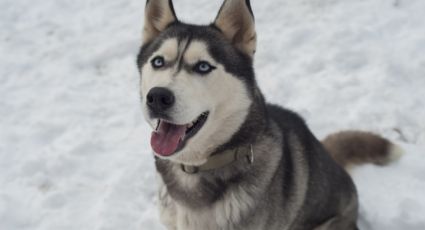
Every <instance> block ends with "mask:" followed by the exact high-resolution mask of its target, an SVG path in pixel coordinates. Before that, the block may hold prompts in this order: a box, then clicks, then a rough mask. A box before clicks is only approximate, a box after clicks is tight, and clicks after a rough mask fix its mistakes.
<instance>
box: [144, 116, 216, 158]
mask: <svg viewBox="0 0 425 230" xmlns="http://www.w3.org/2000/svg"><path fill="white" fill-rule="evenodd" d="M208 114H209V112H203V113H202V114H201V115H199V116H198V118H196V119H195V120H194V121H192V122H190V123H188V124H184V125H177V124H173V123H170V122H168V121H165V120H163V119H159V120H158V126H157V128H156V130H155V131H153V132H152V136H151V146H152V149H153V150H154V151H155V153H157V154H158V155H160V156H171V155H173V154H174V153H176V152H178V151H179V150H181V149H182V148H183V147H184V145H185V144H186V142H187V141H188V140H189V139H190V138H191V137H193V136H195V135H196V133H198V131H199V130H200V129H201V128H202V126H203V125H204V124H205V122H206V121H207V118H208Z"/></svg>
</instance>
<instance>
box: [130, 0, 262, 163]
mask: <svg viewBox="0 0 425 230" xmlns="http://www.w3.org/2000/svg"><path fill="white" fill-rule="evenodd" d="M255 45H256V34H255V29H254V17H253V14H252V11H251V7H250V4H249V1H248V0H226V1H225V2H224V3H223V5H222V7H221V8H220V11H219V13H218V15H217V17H216V19H215V21H214V22H213V23H212V24H211V25H207V26H197V25H189V24H185V23H182V22H179V21H178V19H177V17H176V14H175V12H174V9H173V5H172V2H171V0H148V1H147V3H146V9H145V24H144V31H143V44H142V48H141V51H140V54H139V57H138V66H139V70H140V73H141V98H142V104H143V111H144V114H145V118H146V120H147V121H148V123H149V124H150V125H151V126H152V128H153V129H154V131H153V132H152V137H151V146H152V148H153V150H154V152H155V154H156V155H157V156H158V157H160V158H167V159H169V160H172V161H175V162H179V163H184V164H192V165H198V164H202V163H204V162H205V161H206V159H207V158H208V156H209V155H210V154H211V153H212V152H213V151H214V150H216V149H217V148H218V147H219V146H221V145H223V144H225V143H226V142H227V141H229V140H230V139H231V138H232V136H233V135H234V134H235V133H236V132H237V131H238V130H239V129H240V127H241V126H242V124H243V123H244V121H245V119H246V117H247V114H248V112H249V110H250V106H251V104H252V101H253V99H252V98H253V91H254V88H255V87H256V86H255V85H256V84H255V80H254V73H253V69H252V59H253V55H254V52H255Z"/></svg>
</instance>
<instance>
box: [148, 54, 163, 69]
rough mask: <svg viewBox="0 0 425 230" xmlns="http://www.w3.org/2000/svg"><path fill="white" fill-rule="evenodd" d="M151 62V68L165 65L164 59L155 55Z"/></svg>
mask: <svg viewBox="0 0 425 230" xmlns="http://www.w3.org/2000/svg"><path fill="white" fill-rule="evenodd" d="M151 64H152V67H153V68H155V69H158V68H161V67H163V66H164V65H165V60H164V58H163V57H161V56H156V57H155V58H154V59H152V61H151Z"/></svg>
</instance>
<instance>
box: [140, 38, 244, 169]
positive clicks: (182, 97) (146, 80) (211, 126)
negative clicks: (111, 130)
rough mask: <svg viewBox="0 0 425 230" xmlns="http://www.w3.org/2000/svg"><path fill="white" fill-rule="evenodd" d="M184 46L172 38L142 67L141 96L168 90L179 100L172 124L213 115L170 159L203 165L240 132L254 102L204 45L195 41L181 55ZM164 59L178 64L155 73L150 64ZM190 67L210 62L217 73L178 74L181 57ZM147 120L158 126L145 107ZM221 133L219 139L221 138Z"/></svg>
mask: <svg viewBox="0 0 425 230" xmlns="http://www.w3.org/2000/svg"><path fill="white" fill-rule="evenodd" d="M179 47H182V44H178V42H177V39H175V38H171V39H168V40H166V41H164V43H163V44H162V45H161V47H160V48H159V49H158V50H157V51H156V52H155V53H154V54H153V55H152V56H151V57H150V58H149V61H148V62H147V63H146V64H145V65H144V66H143V67H142V69H141V72H142V81H141V94H142V97H143V98H146V95H147V93H148V92H149V90H150V89H152V88H154V87H166V88H168V89H169V90H171V91H172V92H173V93H174V95H175V98H176V104H175V105H174V106H173V109H172V111H171V117H172V120H171V122H173V123H175V124H187V123H189V122H191V121H193V120H195V119H196V118H197V117H198V116H199V115H200V114H201V113H203V112H205V111H209V112H210V113H209V116H208V120H207V121H206V123H205V124H204V126H203V127H202V128H201V129H200V130H199V131H198V133H197V134H196V135H195V136H193V137H192V138H191V139H189V140H188V142H187V143H186V145H185V147H184V148H183V149H182V150H181V151H179V152H178V153H176V154H174V155H172V156H171V157H168V159H170V160H172V161H174V162H178V163H183V164H189V165H200V164H203V163H204V162H205V161H206V159H207V157H208V155H209V154H210V153H211V151H213V150H214V149H215V148H216V147H217V146H219V145H221V144H223V143H225V142H226V141H227V140H229V139H230V138H231V136H232V135H233V134H234V133H235V132H236V130H238V128H239V127H240V126H241V125H242V123H243V121H244V120H245V117H246V115H247V114H248V110H249V106H250V105H251V99H250V98H249V96H248V93H247V89H246V87H245V85H244V84H243V83H242V82H241V81H240V80H239V79H237V78H236V77H235V76H232V75H231V74H229V73H227V72H226V71H225V69H224V66H223V65H221V64H219V63H217V62H216V61H215V60H214V59H213V58H212V57H211V56H210V55H209V53H208V51H207V50H208V49H207V46H206V44H205V43H204V42H202V41H196V40H195V41H192V42H191V43H190V44H189V46H188V48H187V49H186V51H185V53H183V54H182V53H181V52H182V49H180V48H179ZM157 55H161V56H163V57H164V58H165V60H166V61H167V62H170V63H171V62H175V63H174V66H173V67H172V68H166V69H164V70H154V69H153V68H152V66H151V65H150V60H151V59H152V58H154V57H155V56H157ZM180 55H183V56H182V61H183V62H184V63H186V64H195V63H197V62H198V61H200V60H203V61H208V62H209V63H210V64H211V65H213V66H215V67H216V69H215V70H213V71H212V72H210V73H209V74H208V75H205V76H201V75H198V74H195V73H188V72H187V71H186V70H185V69H184V68H183V69H182V70H180V71H179V70H178V69H177V66H178V64H179V63H177V62H176V60H177V59H179V56H180ZM143 107H144V112H145V118H146V119H147V121H148V122H149V123H150V124H151V125H152V127H154V126H155V124H156V120H155V119H154V120H152V119H150V118H149V116H148V109H147V107H146V105H145V104H144V105H143ZM218 133H219V135H217V134H218Z"/></svg>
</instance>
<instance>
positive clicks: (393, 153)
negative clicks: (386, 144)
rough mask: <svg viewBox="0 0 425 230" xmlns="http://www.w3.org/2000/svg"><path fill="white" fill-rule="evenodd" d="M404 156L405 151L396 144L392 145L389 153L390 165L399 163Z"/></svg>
mask: <svg viewBox="0 0 425 230" xmlns="http://www.w3.org/2000/svg"><path fill="white" fill-rule="evenodd" d="M403 155H404V150H403V149H402V148H401V147H400V146H399V145H396V144H391V146H390V150H389V152H388V163H390V162H394V161H397V160H398V159H400V158H401V157H402V156H403Z"/></svg>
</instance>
